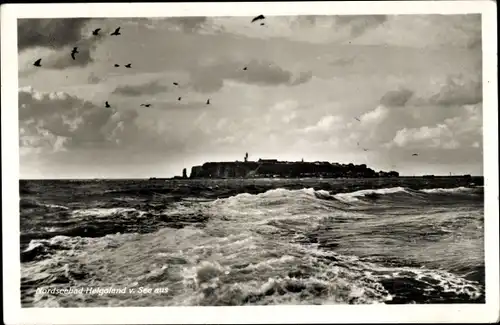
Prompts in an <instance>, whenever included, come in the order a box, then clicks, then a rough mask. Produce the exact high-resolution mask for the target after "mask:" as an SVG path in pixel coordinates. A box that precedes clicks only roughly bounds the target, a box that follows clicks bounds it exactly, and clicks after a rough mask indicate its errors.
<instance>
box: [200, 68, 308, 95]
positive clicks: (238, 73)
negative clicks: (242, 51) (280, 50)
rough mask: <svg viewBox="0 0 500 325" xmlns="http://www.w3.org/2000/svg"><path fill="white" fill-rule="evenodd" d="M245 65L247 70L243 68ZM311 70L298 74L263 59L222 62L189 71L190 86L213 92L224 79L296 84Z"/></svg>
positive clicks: (221, 84)
mask: <svg viewBox="0 0 500 325" xmlns="http://www.w3.org/2000/svg"><path fill="white" fill-rule="evenodd" d="M244 67H247V70H243V68H244ZM311 78H312V72H300V73H299V75H298V76H294V74H293V73H292V72H290V71H287V70H284V69H283V68H281V67H280V66H278V65H276V64H274V63H272V62H269V61H264V60H252V61H250V62H248V63H245V64H243V63H239V62H234V61H233V62H224V63H222V62H221V63H217V64H212V65H209V66H205V67H202V68H201V69H197V70H195V71H192V72H191V80H190V86H191V87H192V88H193V89H194V90H196V91H199V92H208V93H209V92H215V91H217V90H219V89H221V88H222V87H223V85H224V80H233V81H237V82H241V83H248V84H254V85H261V86H277V85H288V86H297V85H300V84H303V83H306V82H308V81H309V80H311Z"/></svg>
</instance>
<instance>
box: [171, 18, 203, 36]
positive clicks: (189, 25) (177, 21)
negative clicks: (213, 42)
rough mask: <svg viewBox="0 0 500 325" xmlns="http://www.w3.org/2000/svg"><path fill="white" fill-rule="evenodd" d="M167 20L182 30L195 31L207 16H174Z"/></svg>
mask: <svg viewBox="0 0 500 325" xmlns="http://www.w3.org/2000/svg"><path fill="white" fill-rule="evenodd" d="M167 22H169V23H171V24H172V25H174V26H177V27H179V28H180V29H181V30H182V31H184V32H191V33H192V32H196V31H198V30H199V29H200V28H201V27H202V26H203V24H204V23H205V22H207V17H174V18H168V19H167Z"/></svg>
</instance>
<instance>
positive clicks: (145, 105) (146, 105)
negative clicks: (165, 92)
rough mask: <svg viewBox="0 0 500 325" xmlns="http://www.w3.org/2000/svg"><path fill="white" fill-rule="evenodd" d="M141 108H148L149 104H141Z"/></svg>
mask: <svg viewBox="0 0 500 325" xmlns="http://www.w3.org/2000/svg"><path fill="white" fill-rule="evenodd" d="M141 106H144V107H149V106H151V104H141Z"/></svg>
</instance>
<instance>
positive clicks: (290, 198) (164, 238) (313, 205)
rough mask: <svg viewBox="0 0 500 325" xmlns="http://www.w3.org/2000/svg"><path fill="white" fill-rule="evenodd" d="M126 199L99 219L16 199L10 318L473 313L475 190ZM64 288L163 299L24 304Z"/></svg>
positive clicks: (99, 212)
mask: <svg viewBox="0 0 500 325" xmlns="http://www.w3.org/2000/svg"><path fill="white" fill-rule="evenodd" d="M214 187H215V186H214ZM218 190H220V189H218ZM123 191H125V192H127V189H126V188H125V189H123ZM102 192H103V191H102V190H101V193H102ZM131 192H132V191H128V194H127V195H132V196H131V199H130V200H128V199H127V200H120V201H117V200H116V199H117V198H116V197H113V198H111V199H110V200H113V201H112V202H114V203H113V204H116V202H120V203H121V204H122V206H116V205H111V206H112V207H108V208H104V207H102V206H106V204H105V203H106V202H101V203H99V205H95V204H93V205H89V207H84V206H78V207H77V208H72V207H71V206H70V205H69V204H58V203H59V202H51V203H50V204H51V205H54V206H51V207H47V206H46V205H44V204H41V203H40V202H42V200H40V199H30V200H25V201H23V200H21V201H22V203H21V208H22V209H24V211H33V209H35V208H38V209H42V208H43V209H44V210H36V209H35V210H36V211H43V213H42V215H43V216H44V217H43V218H31V219H29V220H30V221H31V224H29V227H28V226H27V228H26V229H25V230H24V231H23V233H22V234H21V238H22V242H23V241H24V242H25V246H24V247H23V248H22V251H21V259H22V278H21V291H22V302H23V306H37V307H44V306H45V307H47V306H61V307H74V306H85V307H93V306H103V305H106V306H182V305H212V306H217V305H226V306H227V305H249V304H251V305H269V304H346V303H347V304H366V303H385V304H391V303H452V302H460V303H484V251H483V230H484V229H483V227H484V224H483V221H484V220H483V219H484V216H483V208H482V204H483V203H482V194H483V188H480V187H476V188H465V187H457V188H452V189H442V188H435V189H421V190H416V189H412V188H409V187H404V186H395V187H388V188H379V189H362V190H356V191H350V192H344V193H342V192H338V191H335V190H325V189H314V188H313V187H305V188H302V189H285V188H274V189H270V190H267V191H263V192H259V193H255V192H254V193H241V192H240V193H233V195H229V196H226V197H222V198H218V199H217V198H214V199H213V200H207V199H206V198H207V196H203V197H202V198H200V197H192V196H186V197H183V199H182V200H180V201H176V202H172V201H168V200H167V201H168V204H166V203H164V202H165V201H164V200H165V199H164V198H163V197H162V195H158V194H156V196H154V197H151V198H150V199H149V200H148V201H143V200H142V201H141V200H136V197H134V196H133V194H132V193H131ZM156 193H159V192H156ZM140 195H141V198H143V196H144V193H141V194H140ZM34 202H36V203H34ZM107 202H108V203H109V202H111V201H107ZM59 205H60V206H61V207H63V206H64V207H66V209H64V208H61V207H58V206H59ZM96 206H98V207H96ZM45 209H48V210H45ZM34 221H36V223H34ZM22 222H23V221H22ZM24 222H26V221H24ZM23 236H24V237H23ZM464 251H467V252H468V254H463V252H464ZM68 286H73V287H85V286H94V287H109V286H113V287H116V288H123V287H127V288H140V287H151V288H160V287H161V288H168V293H164V294H160V295H137V294H136V295H133V294H109V295H104V296H96V295H57V294H50V293H48V294H40V293H37V292H36V288H38V287H50V288H53V287H59V288H68Z"/></svg>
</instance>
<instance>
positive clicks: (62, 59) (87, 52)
mask: <svg viewBox="0 0 500 325" xmlns="http://www.w3.org/2000/svg"><path fill="white" fill-rule="evenodd" d="M87 43H90V42H87ZM89 45H90V47H86V46H89ZM94 48H95V45H94V44H85V45H84V46H83V47H82V46H78V52H79V53H77V54H75V60H73V58H72V57H71V50H72V49H73V46H70V47H67V48H65V49H64V50H62V51H59V52H57V53H55V54H54V55H51V56H49V57H48V58H46V59H45V60H43V59H42V65H43V66H44V67H45V68H47V69H55V70H63V69H66V68H71V67H85V66H87V65H88V64H91V63H93V62H94V59H93V58H92V55H91V51H92V50H93V49H94Z"/></svg>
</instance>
